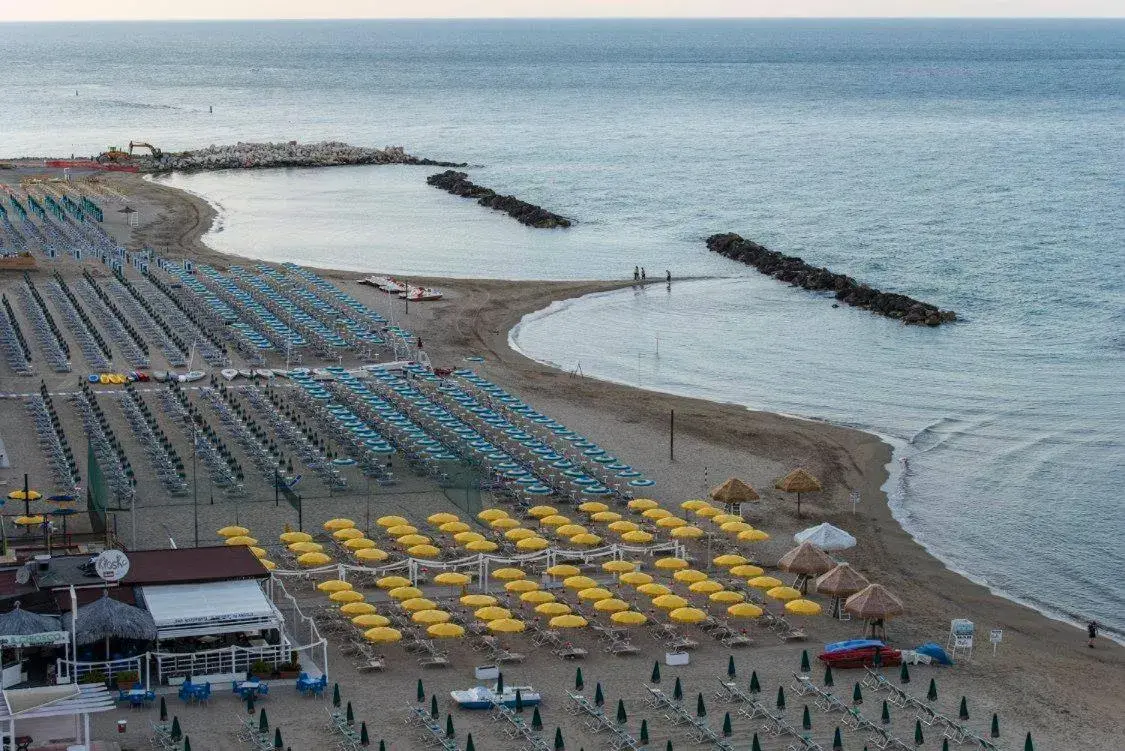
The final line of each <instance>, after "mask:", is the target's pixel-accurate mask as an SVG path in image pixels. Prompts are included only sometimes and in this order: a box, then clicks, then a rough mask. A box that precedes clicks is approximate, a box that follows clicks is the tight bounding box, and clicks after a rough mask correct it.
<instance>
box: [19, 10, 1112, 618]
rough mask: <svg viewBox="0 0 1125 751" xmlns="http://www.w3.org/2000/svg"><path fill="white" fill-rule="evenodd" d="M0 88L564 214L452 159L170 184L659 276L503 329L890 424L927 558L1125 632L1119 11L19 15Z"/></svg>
mask: <svg viewBox="0 0 1125 751" xmlns="http://www.w3.org/2000/svg"><path fill="white" fill-rule="evenodd" d="M0 102H3V113H2V117H0V154H4V155H56V156H57V155H70V154H72V153H73V154H92V153H96V152H98V151H101V150H103V149H105V148H106V147H107V146H110V145H118V146H121V145H125V144H127V143H128V142H129V141H130V140H134V141H146V142H150V143H153V144H155V145H157V146H159V147H161V148H164V149H172V150H179V149H187V148H194V147H200V146H206V145H208V144H213V143H214V144H228V143H233V142H236V141H261V140H289V139H299V140H301V141H310V140H322V139H330V140H341V141H347V142H349V143H354V144H362V145H374V146H381V145H387V144H394V145H403V146H405V147H406V148H407V150H408V151H410V152H411V153H414V154H417V155H420V156H426V157H430V158H434V159H447V160H455V161H465V162H468V163H470V164H471V165H473V166H472V168H471V169H470V172H471V173H472V179H474V180H475V181H477V182H479V183H481V184H484V185H487V186H489V187H492V188H494V189H496V190H499V191H501V192H507V193H511V194H513V195H516V196H519V197H521V198H523V199H525V200H528V201H531V202H533V203H537V204H541V205H543V206H545V207H547V208H549V209H551V210H553V211H556V212H558V213H561V214H564V215H566V216H569V217H572V218H573V219H574V220H575V221H576V225H575V226H574V227H573V228H571V229H569V230H565V231H543V230H533V229H528V228H525V227H522V226H521V225H519V224H517V223H516V222H514V221H512V220H511V219H510V218H508V217H506V216H504V215H502V214H499V213H496V212H491V211H488V210H485V209H483V208H481V207H479V206H477V205H475V204H474V203H473V202H472V201H467V200H464V199H460V198H456V197H454V196H450V195H448V194H445V193H443V192H441V191H438V190H435V189H433V188H431V187H429V186H427V185H426V184H425V177H426V176H427V175H428V174H431V173H432V172H433V171H434V169H433V168H422V167H348V168H335V169H323V170H311V171H310V170H305V171H301V170H269V171H255V172H216V173H199V174H191V175H173V176H171V177H168V178H165V182H166V183H167V184H169V185H173V186H176V187H180V188H183V189H186V190H190V191H192V192H195V193H197V194H199V195H201V196H204V197H206V198H207V199H208V200H210V201H212V202H213V203H214V204H215V205H216V206H217V208H218V209H219V212H220V217H219V222H218V223H217V225H216V227H215V229H214V230H213V232H212V233H211V234H210V235H209V236H208V238H207V242H209V243H210V244H211V245H213V246H214V247H216V248H217V249H220V250H225V251H230V252H233V253H238V254H241V255H248V256H252V257H255V258H261V259H267V260H273V261H281V260H293V261H297V262H300V263H307V264H315V265H321V266H333V267H338V268H344V269H350V270H355V271H382V272H392V273H396V274H400V275H407V276H409V275H431V276H451V277H491V278H509V279H631V278H632V275H633V270H634V267H644V269H645V272H646V276H647V277H649V278H653V277H655V278H657V279H660V280H662V279H663V278H664V277H665V275H666V274H667V273H671V275H672V279H673V281H672V284H671V285H670V286H668V285H666V284H664V283H658V284H655V285H652V286H648V287H644V288H640V287H636V288H627V289H624V290H622V291H619V292H613V293H608V294H598V295H592V296H589V297H585V298H581V299H577V300H565V301H558V302H556V303H554V304H552V305H551V306H550V307H549V308H547V309H546V310H543V311H538V312H536V313H534V314H531V315H529V316H527V317H526V318H525V319H524V320H523V321H522V322H521V324H520V325H519V327H518V328H517V329H516V330H514V331H513V332H512V333H511V335H510V339H511V342H512V343H513V345H514V346H515V347H517V348H518V349H519V350H521V351H523V352H524V353H526V354H527V355H528V356H530V357H533V358H535V359H537V360H540V361H542V362H545V363H550V364H553V365H556V366H558V367H560V368H564V369H566V370H573V371H579V372H581V373H583V374H585V375H586V376H589V377H594V378H602V379H606V380H611V381H617V382H621V383H627V384H634V385H637V386H640V387H642V388H646V389H655V390H660V391H666V392H671V393H676V394H684V395H690V396H698V397H704V398H707V399H712V400H715V401H719V402H729V403H735V404H740V405H745V406H746V407H748V408H752V409H762V410H771V411H777V412H782V413H786V414H792V415H797V416H801V417H805V418H810V419H817V420H828V421H831V422H834V423H839V424H842V425H848V426H853V427H856V428H860V429H863V430H868V431H871V432H874V433H877V434H879V435H880V436H883V437H884V438H885V439H886V440H887V441H888V442H890V443H891V444H892V445H893V446H894V449H895V459H894V461H893V462H892V469H893V472H892V475H891V480H890V481H889V482H888V485H887V491H888V493H889V497H890V499H891V501H890V502H891V507H892V510H893V512H894V514H895V515H896V517H897V518H898V519H899V520H900V521H901V523H902V524H903V525H904V526H905V528H906V529H907V530H908V531H909V532H910V533H911V534H912V535H913V536H914V537H915V538H917V539H918V540H919V541H920V542H921V543H922V544H923V545H925V546H926V547H927V548H928V549H929V550H930V551H931V552H932V553H933V554H934V555H936V556H937V557H938V558H940V559H941V560H942V561H944V562H945V563H946V564H947V565H948V566H949V567H950V568H952V569H954V570H957V571H960V572H962V573H964V574H965V575H966V576H969V577H970V578H972V579H974V580H976V581H979V582H982V583H985V584H987V585H988V586H989V587H990V588H991V589H992V590H993V591H995V592H997V593H999V594H1002V595H1004V596H1006V597H1010V598H1012V599H1015V600H1018V601H1021V602H1024V603H1027V604H1029V605H1030V606H1032V607H1034V608H1036V609H1038V610H1040V611H1042V612H1043V613H1045V614H1047V615H1050V616H1052V617H1056V618H1062V619H1066V620H1070V621H1072V622H1076V623H1084V622H1085V621H1086V620H1088V619H1097V620H1098V621H1100V622H1101V623H1102V624H1103V625H1104V628H1105V632H1106V633H1107V634H1108V635H1110V636H1114V637H1116V638H1118V639H1121V638H1123V637H1125V578H1123V577H1122V573H1123V572H1125V546H1123V545H1122V541H1123V539H1125V503H1123V502H1122V492H1123V488H1125V268H1123V267H1125V263H1123V261H1125V171H1123V166H1125V136H1123V134H1125V127H1123V126H1125V22H1122V21H1110V20H1041V21H1033V20H974V21H967V20H913V21H908V20H886V21H879V20H851V21H843V20H833V21H829V20H801V21H795V20H776V21H774V20H770V21H765V20H761V21H750V20H748V21H733V20H722V21H717V20H716V21H686V20H661V21H651V20H633V21H627V20H599V21H515V20H511V21H434V22H415V21H379V22H374V21H372V22H359V21H347V22H231V23H219V22H215V23H174V24H170V23H128V24H119V23H105V24H43V25H26V24H0ZM717 232H738V233H740V234H742V235H743V236H745V237H747V238H751V239H753V240H756V241H758V242H760V243H763V244H765V245H767V246H769V247H771V248H774V249H776V250H779V251H783V252H785V253H788V254H792V255H798V256H801V257H802V258H804V259H805V260H807V261H808V262H810V263H813V264H815V265H823V266H827V267H828V268H830V269H832V270H834V271H839V272H846V273H847V274H849V275H851V276H853V277H855V278H857V279H860V280H863V281H866V282H868V283H870V284H871V285H873V286H876V287H879V288H882V289H886V290H893V291H898V292H902V293H906V294H909V295H912V296H914V297H917V298H919V299H922V300H926V301H928V302H932V303H934V304H936V305H939V306H940V307H942V308H951V309H954V310H956V311H957V314H958V317H959V319H960V321H959V323H957V324H956V325H951V326H942V327H940V328H937V329H928V328H918V327H903V326H901V325H900V324H898V323H896V322H894V321H891V320H887V319H884V318H880V317H877V316H874V315H872V314H870V313H867V312H864V311H861V310H854V309H849V308H847V307H840V308H834V307H833V306H832V302H833V301H832V300H831V299H830V298H827V297H825V296H823V295H818V294H813V293H809V292H805V291H801V290H797V289H793V288H789V287H787V286H786V285H783V284H780V283H778V282H776V281H774V280H772V279H769V278H766V277H763V276H761V275H759V274H758V273H757V272H756V271H754V270H753V269H751V268H748V267H745V266H741V265H739V264H736V263H734V262H731V261H728V260H726V259H723V258H719V257H717V256H715V255H713V254H710V253H709V252H708V251H707V249H706V247H705V245H704V238H706V237H707V236H708V235H710V234H713V233H717ZM749 479H750V480H751V481H756V482H759V483H762V482H767V483H768V481H769V478H749ZM877 502H878V501H877V499H874V498H861V499H860V503H859V512H860V513H862V512H863V509H864V507H865V506H867V505H868V504H873V503H877ZM950 615H951V617H952V616H955V615H957V614H956V613H951V614H950ZM989 625H991V624H981V627H982V628H984V627H988V626H989Z"/></svg>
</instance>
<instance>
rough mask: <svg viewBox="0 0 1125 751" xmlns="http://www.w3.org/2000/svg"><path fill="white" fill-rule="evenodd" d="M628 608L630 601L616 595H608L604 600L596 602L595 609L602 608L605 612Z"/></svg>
mask: <svg viewBox="0 0 1125 751" xmlns="http://www.w3.org/2000/svg"><path fill="white" fill-rule="evenodd" d="M628 609H629V603H627V602H625V601H624V600H619V599H617V598H616V597H606V598H605V599H604V600H598V601H597V602H595V603H594V610H600V611H601V612H603V613H619V612H621V611H622V610H628Z"/></svg>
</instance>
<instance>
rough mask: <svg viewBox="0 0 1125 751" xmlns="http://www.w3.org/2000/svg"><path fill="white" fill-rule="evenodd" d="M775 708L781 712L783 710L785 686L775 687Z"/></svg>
mask: <svg viewBox="0 0 1125 751" xmlns="http://www.w3.org/2000/svg"><path fill="white" fill-rule="evenodd" d="M777 708H778V709H779V710H781V711H782V712H784V711H785V686H778V687H777Z"/></svg>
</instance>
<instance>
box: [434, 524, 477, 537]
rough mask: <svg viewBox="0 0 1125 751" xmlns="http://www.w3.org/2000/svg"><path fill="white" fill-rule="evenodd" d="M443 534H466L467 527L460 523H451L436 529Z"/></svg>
mask: <svg viewBox="0 0 1125 751" xmlns="http://www.w3.org/2000/svg"><path fill="white" fill-rule="evenodd" d="M438 529H440V530H441V531H442V532H443V533H444V534H447V535H455V534H458V533H459V532H468V531H469V525H468V524H466V523H465V522H462V521H451V522H446V523H445V524H442V525H441V526H440V527H438Z"/></svg>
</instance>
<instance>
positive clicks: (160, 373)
mask: <svg viewBox="0 0 1125 751" xmlns="http://www.w3.org/2000/svg"><path fill="white" fill-rule="evenodd" d="M152 380H154V381H160V382H163V381H167V380H168V371H166V370H154V371H152Z"/></svg>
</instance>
